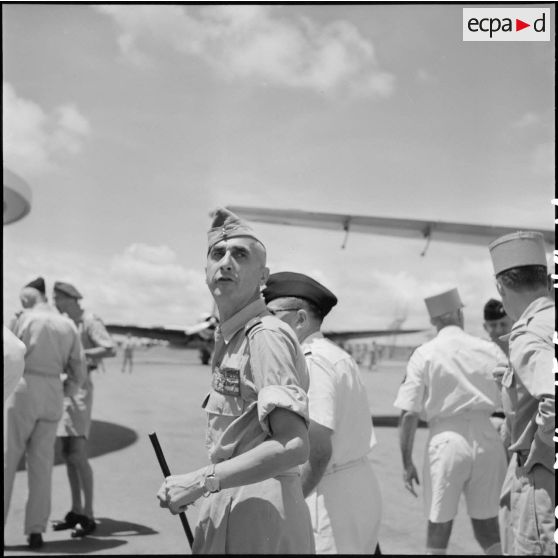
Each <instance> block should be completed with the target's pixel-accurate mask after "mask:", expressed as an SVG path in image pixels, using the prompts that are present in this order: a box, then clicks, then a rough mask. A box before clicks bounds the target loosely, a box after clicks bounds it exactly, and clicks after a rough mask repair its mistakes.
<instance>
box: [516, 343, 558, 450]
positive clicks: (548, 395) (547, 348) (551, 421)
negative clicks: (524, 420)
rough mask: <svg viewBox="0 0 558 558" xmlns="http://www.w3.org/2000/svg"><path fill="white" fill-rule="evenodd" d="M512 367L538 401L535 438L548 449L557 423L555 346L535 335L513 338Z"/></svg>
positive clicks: (551, 444)
mask: <svg viewBox="0 0 558 558" xmlns="http://www.w3.org/2000/svg"><path fill="white" fill-rule="evenodd" d="M513 342H514V346H513V354H512V365H513V368H514V371H515V373H516V374H517V375H518V376H519V378H520V380H521V383H522V384H523V385H524V386H525V389H526V390H527V391H528V392H529V394H530V395H531V396H532V397H534V398H535V399H537V400H538V402H539V407H538V411H537V415H536V417H535V422H536V423H537V426H538V428H537V437H538V438H540V440H541V441H542V442H543V443H545V444H546V445H549V446H554V442H553V440H552V437H553V434H554V428H555V423H556V412H555V409H554V402H555V399H554V374H553V370H552V366H553V358H554V347H553V346H552V345H549V344H548V343H546V342H545V341H544V340H543V339H541V338H540V337H539V336H538V335H534V334H532V333H528V332H525V333H522V334H520V335H517V336H516V337H514V339H513Z"/></svg>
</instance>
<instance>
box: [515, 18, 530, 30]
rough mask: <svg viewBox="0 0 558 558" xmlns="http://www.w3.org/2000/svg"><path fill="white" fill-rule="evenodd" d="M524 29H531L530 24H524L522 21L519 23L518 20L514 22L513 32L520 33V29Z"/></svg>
mask: <svg viewBox="0 0 558 558" xmlns="http://www.w3.org/2000/svg"><path fill="white" fill-rule="evenodd" d="M526 27H531V24H530V23H525V22H524V21H521V20H520V19H517V18H516V20H515V30H516V31H521V30H522V29H525V28H526Z"/></svg>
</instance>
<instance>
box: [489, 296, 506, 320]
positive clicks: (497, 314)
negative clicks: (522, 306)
mask: <svg viewBox="0 0 558 558" xmlns="http://www.w3.org/2000/svg"><path fill="white" fill-rule="evenodd" d="M506 316H507V314H506V311H505V310H504V305H503V304H502V302H501V301H499V300H496V299H495V298H491V299H490V300H489V301H488V302H487V303H486V304H485V305H484V319H485V320H500V319H502V318H505V317H506Z"/></svg>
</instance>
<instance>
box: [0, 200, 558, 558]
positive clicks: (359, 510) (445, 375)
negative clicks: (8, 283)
mask: <svg viewBox="0 0 558 558" xmlns="http://www.w3.org/2000/svg"><path fill="white" fill-rule="evenodd" d="M488 252H489V255H490V258H491V260H492V264H493V267H494V275H495V278H496V286H497V289H498V292H499V294H500V296H501V299H502V300H501V301H499V300H496V299H491V300H490V301H488V303H487V304H486V305H485V307H484V327H485V329H486V331H487V333H488V335H489V337H490V340H486V339H480V338H477V337H474V336H472V335H469V334H468V333H466V332H465V331H464V317H463V306H464V305H463V302H462V300H461V297H460V294H459V291H458V289H457V288H453V289H451V290H448V291H444V292H441V293H436V294H434V295H433V296H429V297H427V298H426V299H425V300H424V302H425V305H426V311H427V312H428V315H429V318H430V321H431V323H432V325H433V326H434V327H435V328H436V331H437V334H436V336H435V337H434V338H433V339H431V340H430V341H428V342H426V343H424V344H423V345H421V346H420V347H418V348H417V349H416V350H415V351H414V352H413V354H412V355H411V356H410V358H409V361H408V364H407V368H406V375H405V378H404V379H403V382H402V384H401V386H400V388H399V390H398V393H397V397H396V399H395V403H394V404H395V406H396V407H397V408H399V409H400V410H401V419H400V426H399V437H400V447H401V456H402V464H403V475H402V476H403V484H404V486H405V487H406V488H407V489H408V490H409V492H410V493H412V494H413V495H415V496H417V492H416V488H417V485H418V484H419V473H418V470H417V467H416V466H415V464H414V461H413V446H414V441H415V433H416V429H417V426H418V423H419V420H421V419H422V420H424V421H426V422H427V423H428V427H429V435H428V441H427V444H426V448H425V453H424V464H423V470H422V473H421V477H422V480H421V482H422V492H423V500H424V513H425V518H426V521H427V533H426V548H425V549H423V551H424V553H426V554H445V553H446V552H447V548H448V543H449V539H450V535H451V531H452V526H453V520H454V518H455V516H456V513H457V509H458V503H459V500H460V497H461V495H462V494H463V495H464V496H465V501H466V505H467V512H468V515H469V516H470V518H471V522H472V527H473V532H474V536H475V538H476V540H477V541H478V543H479V545H480V547H481V548H482V550H483V551H484V553H485V554H489V555H500V554H506V555H555V545H554V504H555V500H554V469H553V465H554V458H555V454H554V442H553V435H554V428H555V411H554V377H553V356H554V346H553V334H554V300H553V293H552V294H551V290H550V282H549V277H548V272H547V267H546V265H547V264H546V254H545V249H544V240H543V237H542V235H540V234H539V233H535V232H529V231H527V232H517V233H513V234H510V235H506V236H503V237H501V238H499V239H497V240H495V241H494V242H492V243H491V244H490V245H489V246H488ZM266 259H267V254H266V248H265V247H264V245H263V243H262V242H261V240H260V238H259V236H258V234H257V233H256V231H255V230H254V229H252V228H251V227H250V226H249V225H248V224H247V223H245V222H244V221H242V220H241V219H239V218H238V217H237V216H236V215H234V214H233V213H232V212H230V211H229V210H227V209H222V208H219V209H218V210H217V211H216V212H215V213H214V216H213V222H212V225H211V227H210V229H209V231H208V245H207V265H206V282H207V285H208V288H209V290H210V291H211V294H212V296H213V298H214V300H215V303H216V306H217V308H218V310H219V318H220V322H219V325H218V326H217V328H216V331H215V351H214V354H213V358H212V379H211V389H210V392H209V394H208V395H207V397H206V398H205V400H204V401H203V405H202V407H203V409H204V411H205V413H206V414H207V432H206V438H205V439H206V446H207V452H208V464H207V466H204V467H202V468H199V469H197V470H195V471H190V472H187V473H184V474H177V475H170V476H167V477H166V478H165V480H164V482H163V483H162V485H161V486H160V488H159V490H158V491H157V494H156V495H157V498H158V501H159V505H160V506H161V507H163V508H168V509H169V511H170V512H171V513H172V514H178V513H181V512H184V511H186V510H187V509H188V507H189V506H191V505H192V504H194V503H196V508H197V522H196V525H195V528H194V536H193V543H192V552H193V553H195V554H313V553H319V554H336V553H340V554H374V553H376V554H380V553H381V547H380V544H379V541H380V539H381V530H380V525H381V520H382V497H381V489H380V486H381V482H382V479H378V478H377V475H376V473H375V471H374V469H373V467H372V465H371V463H370V460H369V458H368V456H369V452H370V450H371V448H372V447H374V446H375V445H376V436H375V432H374V426H373V423H372V421H371V416H370V404H369V400H368V397H367V394H366V390H365V387H364V385H363V382H362V379H361V377H360V372H359V368H358V365H357V363H356V362H355V360H354V359H353V358H352V357H351V355H350V354H348V353H347V352H346V351H345V350H343V349H341V348H340V347H338V346H337V345H335V344H333V343H332V342H330V341H328V340H327V339H325V338H324V336H323V334H322V333H321V326H322V322H323V320H324V318H325V317H326V316H327V314H328V313H329V312H330V311H331V309H332V308H333V307H334V306H335V305H336V304H337V302H338V301H337V298H336V296H335V295H334V294H333V293H332V292H331V291H330V290H329V289H327V288H326V287H325V286H324V285H322V284H320V283H319V282H317V281H316V280H314V279H313V278H311V277H309V276H307V275H303V274H301V273H297V272H290V271H289V272H280V273H274V274H270V272H269V269H268V267H267V265H266ZM53 298H54V303H55V306H56V308H57V309H58V310H59V311H60V313H59V312H56V310H54V309H53V308H52V307H50V306H49V305H48V303H47V301H46V297H45V289H44V282H43V283H41V281H40V279H39V280H37V281H34V282H32V283H30V284H28V285H27V286H26V287H25V288H24V290H23V291H22V297H21V300H22V305H23V306H24V310H23V311H22V312H21V313H20V314H19V315H18V316H17V317H16V318H15V320H14V322H13V323H12V324H11V325H10V328H9V329H10V330H11V332H13V334H14V336H15V338H14V339H11V338H10V339H9V341H10V342H12V346H13V347H14V354H16V356H15V357H14V358H13V359H12V360H13V362H14V363H17V351H18V350H19V351H20V353H21V350H22V349H21V346H18V345H17V342H18V340H21V341H22V342H23V344H24V346H25V366H24V371H23V376H22V378H21V379H20V380H19V383H17V387H15V391H14V392H13V394H12V395H11V396H10V397H9V399H8V400H7V401H6V405H7V411H8V413H7V416H8V419H7V420H8V423H7V429H8V436H7V447H6V448H5V456H4V463H5V465H4V483H5V495H4V508H5V509H4V512H5V514H4V521H5V520H6V513H7V510H8V505H9V500H10V494H11V490H12V485H13V478H14V474H15V470H16V467H17V463H18V461H19V459H20V458H21V456H22V455H23V453H26V456H27V462H28V477H29V501H28V505H27V509H26V525H25V532H26V533H27V534H28V535H29V544H30V546H31V547H33V548H37V547H38V546H40V545H41V544H42V538H41V534H42V533H43V532H44V531H45V528H46V523H47V520H48V516H49V512H50V475H51V470H52V464H53V452H54V441H55V438H56V436H57V435H58V436H60V437H61V439H62V442H63V447H64V456H65V459H66V464H67V469H68V478H69V481H70V486H71V492H72V507H71V510H70V512H68V514H67V515H66V517H65V518H64V519H63V520H61V521H60V522H58V523H56V524H55V528H56V529H69V528H72V529H73V536H84V535H87V534H89V533H91V532H93V530H94V528H95V521H94V516H93V503H92V502H93V499H92V497H93V484H92V483H93V477H92V472H91V468H90V466H89V465H88V463H87V458H86V452H85V451H84V448H85V447H86V443H87V442H86V441H87V437H88V434H89V426H90V421H91V401H92V389H93V385H92V383H91V380H90V372H91V370H93V369H94V368H95V366H97V363H98V361H99V359H102V358H105V357H107V356H113V355H114V344H113V342H112V340H111V339H110V336H109V335H108V334H107V332H106V330H105V328H104V326H103V324H102V322H101V321H100V320H99V319H98V318H97V317H96V316H94V315H92V314H89V313H87V312H84V311H83V310H82V309H81V307H80V305H79V299H80V298H81V295H80V293H79V292H78V291H77V290H76V289H75V288H74V287H73V286H72V285H69V284H67V283H55V285H54V296H53ZM5 347H6V343H5ZM5 351H6V348H5ZM5 358H6V357H5ZM124 364H128V365H129V366H130V371H131V365H132V357H131V354H130V355H129V357H126V353H125V362H124V363H123V367H122V371H123V372H124V369H125V368H124ZM13 368H14V369H15V368H16V366H15V364H14V366H13ZM62 378H64V379H62ZM8 380H9V379H8V378H7V376H6V373H5V380H4V381H5V387H6V385H7V382H8ZM9 385H10V386H11V385H13V380H10V383H9ZM9 389H12V388H9ZM57 428H58V431H57ZM82 493H83V495H84V499H83V501H82V499H81V494H82ZM402 505H404V504H403V503H402ZM392 528H393V529H397V528H400V529H401V530H404V529H405V525H400V526H397V525H392ZM418 550H419V549H418V544H417V551H418ZM417 553H418V552H417Z"/></svg>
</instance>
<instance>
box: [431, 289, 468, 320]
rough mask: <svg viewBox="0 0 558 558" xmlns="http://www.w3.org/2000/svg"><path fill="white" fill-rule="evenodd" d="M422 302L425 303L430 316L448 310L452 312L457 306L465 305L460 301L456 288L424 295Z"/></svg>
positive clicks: (436, 315) (434, 316) (439, 314)
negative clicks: (432, 294) (427, 295)
mask: <svg viewBox="0 0 558 558" xmlns="http://www.w3.org/2000/svg"><path fill="white" fill-rule="evenodd" d="M424 302H425V303H426V309H427V310H428V314H430V317H431V318H436V317H438V316H442V315H443V314H447V313H448V312H454V311H455V310H457V309H458V308H463V306H465V305H464V304H463V302H461V298H460V297H459V292H458V291H457V289H451V290H450V291H446V292H444V293H440V294H437V295H434V296H429V297H426V298H425V299H424Z"/></svg>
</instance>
